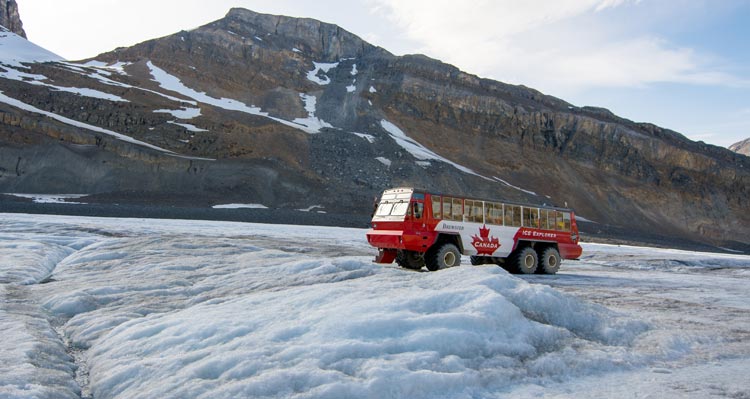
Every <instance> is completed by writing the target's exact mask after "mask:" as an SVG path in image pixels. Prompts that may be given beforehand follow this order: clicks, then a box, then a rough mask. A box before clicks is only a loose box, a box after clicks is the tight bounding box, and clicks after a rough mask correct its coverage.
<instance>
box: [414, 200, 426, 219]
mask: <svg viewBox="0 0 750 399" xmlns="http://www.w3.org/2000/svg"><path fill="white" fill-rule="evenodd" d="M423 210H424V204H423V203H421V202H412V215H414V219H422V211H423Z"/></svg>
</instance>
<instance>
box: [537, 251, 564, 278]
mask: <svg viewBox="0 0 750 399" xmlns="http://www.w3.org/2000/svg"><path fill="white" fill-rule="evenodd" d="M560 261H561V259H560V252H558V251H557V249H555V247H547V248H545V249H544V251H542V253H541V258H540V259H539V270H537V273H544V274H555V273H557V271H558V270H560Z"/></svg>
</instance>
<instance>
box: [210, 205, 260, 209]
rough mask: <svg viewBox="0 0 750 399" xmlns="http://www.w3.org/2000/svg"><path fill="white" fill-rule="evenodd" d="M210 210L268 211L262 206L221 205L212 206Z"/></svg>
mask: <svg viewBox="0 0 750 399" xmlns="http://www.w3.org/2000/svg"><path fill="white" fill-rule="evenodd" d="M211 208H214V209H242V208H247V209H268V207H267V206H265V205H263V204H221V205H214V206H212V207H211Z"/></svg>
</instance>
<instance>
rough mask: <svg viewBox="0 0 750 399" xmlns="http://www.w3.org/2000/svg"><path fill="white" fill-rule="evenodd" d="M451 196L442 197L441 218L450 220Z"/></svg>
mask: <svg viewBox="0 0 750 399" xmlns="http://www.w3.org/2000/svg"><path fill="white" fill-rule="evenodd" d="M452 203H453V200H452V199H451V197H443V219H447V220H451V204H452Z"/></svg>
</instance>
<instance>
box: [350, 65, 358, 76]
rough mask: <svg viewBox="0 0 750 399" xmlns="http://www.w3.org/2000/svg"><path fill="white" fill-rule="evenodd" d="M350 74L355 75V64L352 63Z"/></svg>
mask: <svg viewBox="0 0 750 399" xmlns="http://www.w3.org/2000/svg"><path fill="white" fill-rule="evenodd" d="M349 73H350V74H351V75H352V76H357V64H352V70H351V72H349Z"/></svg>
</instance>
